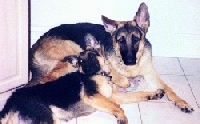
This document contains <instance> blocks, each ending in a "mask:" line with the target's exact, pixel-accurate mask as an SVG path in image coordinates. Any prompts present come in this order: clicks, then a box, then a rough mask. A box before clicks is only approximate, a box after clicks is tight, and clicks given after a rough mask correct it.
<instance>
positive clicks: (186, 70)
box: [0, 57, 200, 124]
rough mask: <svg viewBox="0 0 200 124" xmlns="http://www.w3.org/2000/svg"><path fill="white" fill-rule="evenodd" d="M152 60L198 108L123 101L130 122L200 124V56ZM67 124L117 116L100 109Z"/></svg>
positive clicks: (95, 123) (107, 123)
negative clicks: (179, 107)
mask: <svg viewBox="0 0 200 124" xmlns="http://www.w3.org/2000/svg"><path fill="white" fill-rule="evenodd" d="M153 63H154V66H155V68H156V70H157V71H158V73H159V74H160V75H161V77H162V78H163V79H164V80H165V81H166V83H167V84H168V85H169V86H171V87H172V88H173V90H174V91H175V92H176V93H177V94H178V95H179V96H181V97H182V98H184V99H185V100H186V101H188V102H189V103H190V105H192V107H193V108H194V109H195V111H194V112H193V113H190V114H188V113H183V112H181V111H180V110H179V109H178V108H177V107H175V106H174V105H173V103H172V102H170V101H169V100H168V99H167V98H166V96H164V98H162V99H161V100H154V101H148V102H140V103H139V104H137V103H133V104H123V105H121V106H122V108H123V109H124V111H125V114H126V116H127V117H128V121H129V124H200V59H191V58H166V57H153ZM9 94H10V93H5V94H0V109H1V108H2V107H3V104H4V101H2V99H3V97H4V98H7V97H8V95H9ZM63 124H64V122H63ZM67 124H116V119H115V117H114V116H112V115H110V114H108V113H104V112H100V111H97V112H95V113H93V114H91V115H89V116H86V117H79V118H75V119H73V120H71V121H70V122H68V123H67Z"/></svg>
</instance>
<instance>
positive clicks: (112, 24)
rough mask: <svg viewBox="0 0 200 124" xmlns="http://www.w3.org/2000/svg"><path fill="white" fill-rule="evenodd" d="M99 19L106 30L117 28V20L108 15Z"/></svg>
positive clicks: (110, 30)
mask: <svg viewBox="0 0 200 124" xmlns="http://www.w3.org/2000/svg"><path fill="white" fill-rule="evenodd" d="M101 19H102V21H103V24H104V28H105V29H106V31H107V32H109V33H111V34H112V32H114V31H115V30H116V29H117V25H118V22H117V21H115V20H111V19H109V18H108V17H105V16H103V15H102V16H101Z"/></svg>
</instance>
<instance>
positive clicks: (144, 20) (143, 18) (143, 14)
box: [134, 3, 150, 32]
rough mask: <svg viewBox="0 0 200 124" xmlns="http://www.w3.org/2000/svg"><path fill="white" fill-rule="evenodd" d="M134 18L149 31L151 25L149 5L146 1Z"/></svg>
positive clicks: (141, 26)
mask: <svg viewBox="0 0 200 124" xmlns="http://www.w3.org/2000/svg"><path fill="white" fill-rule="evenodd" d="M134 19H135V20H136V22H137V24H138V26H139V27H140V28H142V29H143V30H144V31H145V32H147V29H148V27H149V26H150V16H149V12H148V6H147V5H146V4H145V3H141V4H140V7H139V8H138V11H137V12H136V15H135V17H134Z"/></svg>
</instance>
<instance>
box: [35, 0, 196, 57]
mask: <svg viewBox="0 0 200 124" xmlns="http://www.w3.org/2000/svg"><path fill="white" fill-rule="evenodd" d="M143 1H144V2H145V3H146V4H147V5H148V7H149V12H150V21H151V25H150V28H149V32H148V34H147V38H148V39H149V40H150V42H151V43H152V44H153V55H154V56H167V57H195V58H197V57H198V58H200V52H199V49H200V24H199V23H200V1H199V0H192V1H191V0H167V1H152V0H143ZM143 1H141V0H51V1H49V0H32V1H31V33H32V34H31V38H32V44H33V43H35V41H36V40H37V39H38V38H39V36H41V35H42V34H43V33H44V32H45V31H47V30H48V29H50V28H52V27H54V26H57V25H60V24H64V23H77V22H92V23H100V24H102V22H101V18H100V17H101V15H105V16H107V17H109V18H111V19H115V20H131V19H132V18H133V16H134V15H135V12H136V11H137V9H138V7H139V4H140V3H141V2H143Z"/></svg>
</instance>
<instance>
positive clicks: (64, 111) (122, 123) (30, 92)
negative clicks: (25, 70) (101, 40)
mask: <svg viewBox="0 0 200 124" xmlns="http://www.w3.org/2000/svg"><path fill="white" fill-rule="evenodd" d="M63 61H68V62H69V63H70V64H72V65H73V66H79V71H76V72H69V73H68V74H66V75H64V76H61V77H60V78H58V79H57V80H54V81H51V82H48V83H45V84H38V85H35V86H32V87H24V88H21V89H17V90H16V91H15V92H14V93H13V94H12V95H11V96H10V97H9V99H8V100H7V102H6V104H5V106H4V108H3V110H2V111H1V112H0V124H13V123H15V124H19V123H20V124H60V121H61V120H64V121H68V120H70V119H72V118H75V117H79V116H85V115H88V114H90V113H92V112H94V111H96V110H101V111H105V112H108V113H110V114H112V115H114V116H115V117H116V118H117V123H118V124H127V123H128V120H127V118H126V116H125V115H124V111H123V110H122V109H121V108H120V105H118V104H116V103H115V102H113V101H111V100H110V99H109V97H111V95H112V85H111V84H110V80H109V77H107V74H108V73H109V69H108V68H107V67H106V66H107V65H106V64H105V63H104V62H105V60H104V57H101V56H100V55H99V53H98V52H97V51H95V50H94V49H87V50H86V51H84V52H81V54H80V56H79V57H76V56H67V57H65V58H64V59H63ZM75 61H76V62H77V63H78V64H76V63H75ZM104 73H105V75H102V74H104ZM98 80H101V82H100V84H98V83H99V81H98ZM105 91H106V92H105ZM101 92H102V93H103V94H101Z"/></svg>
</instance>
